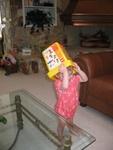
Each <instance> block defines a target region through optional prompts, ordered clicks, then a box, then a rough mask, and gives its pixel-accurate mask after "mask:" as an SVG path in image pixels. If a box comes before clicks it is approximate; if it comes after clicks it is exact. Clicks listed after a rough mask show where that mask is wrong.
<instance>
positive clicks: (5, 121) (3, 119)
mask: <svg viewBox="0 0 113 150" xmlns="http://www.w3.org/2000/svg"><path fill="white" fill-rule="evenodd" d="M0 122H2V123H4V124H6V123H7V119H6V118H5V117H3V116H0Z"/></svg>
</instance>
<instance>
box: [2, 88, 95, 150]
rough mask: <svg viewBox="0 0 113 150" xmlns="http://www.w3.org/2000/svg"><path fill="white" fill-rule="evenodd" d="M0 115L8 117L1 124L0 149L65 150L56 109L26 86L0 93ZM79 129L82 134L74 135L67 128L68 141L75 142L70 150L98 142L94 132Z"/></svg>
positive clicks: (77, 149) (65, 135)
mask: <svg viewBox="0 0 113 150" xmlns="http://www.w3.org/2000/svg"><path fill="white" fill-rule="evenodd" d="M0 115H3V116H4V117H5V118H6V119H7V124H6V125H4V124H2V123H0V150H9V148H11V147H13V148H12V150H25V149H27V150H37V149H39V150H61V149H62V150H64V148H65V146H62V147H61V145H60V140H59V138H58V136H57V115H56V114H55V112H54V110H53V109H52V108H50V107H49V106H47V105H46V104H44V103H43V102H42V101H41V100H39V99H38V98H36V97H34V96H33V95H32V94H30V93H29V92H28V91H26V90H25V89H21V90H17V91H13V92H10V93H6V94H4V95H1V96H0ZM64 119H65V118H64ZM75 126H76V125H75ZM76 128H77V129H78V130H80V135H79V136H75V135H73V134H71V133H70V132H69V131H68V129H67V128H65V131H64V137H66V138H67V139H66V140H69V141H70V140H71V142H72V144H71V148H70V149H71V150H82V149H85V148H86V147H87V146H89V145H90V144H91V143H93V142H94V141H95V138H94V137H93V136H92V135H90V134H89V133H87V132H86V131H84V130H83V129H80V128H79V127H77V126H76ZM70 137H71V139H70ZM71 142H70V143H71ZM64 144H66V143H65V142H64Z"/></svg>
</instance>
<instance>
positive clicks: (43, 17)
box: [25, 9, 54, 34]
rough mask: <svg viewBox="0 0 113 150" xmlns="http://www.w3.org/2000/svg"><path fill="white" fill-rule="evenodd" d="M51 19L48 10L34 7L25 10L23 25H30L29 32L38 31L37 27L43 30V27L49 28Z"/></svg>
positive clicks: (51, 23)
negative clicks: (27, 10)
mask: <svg viewBox="0 0 113 150" xmlns="http://www.w3.org/2000/svg"><path fill="white" fill-rule="evenodd" d="M53 19H54V18H53V17H52V16H51V13H50V12H45V11H41V10H39V9H34V10H31V11H29V12H27V15H26V23H25V27H26V26H27V25H32V26H31V29H30V30H31V34H32V33H33V32H39V29H41V30H42V31H44V28H45V27H47V28H48V30H50V27H51V26H52V25H53Z"/></svg>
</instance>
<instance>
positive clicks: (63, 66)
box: [59, 64, 67, 73]
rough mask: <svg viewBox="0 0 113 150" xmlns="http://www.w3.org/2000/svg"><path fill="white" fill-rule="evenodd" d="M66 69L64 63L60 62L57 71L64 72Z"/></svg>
mask: <svg viewBox="0 0 113 150" xmlns="http://www.w3.org/2000/svg"><path fill="white" fill-rule="evenodd" d="M66 71H67V68H66V66H65V65H64V64H61V65H60V66H59V72H60V73H65V72H66Z"/></svg>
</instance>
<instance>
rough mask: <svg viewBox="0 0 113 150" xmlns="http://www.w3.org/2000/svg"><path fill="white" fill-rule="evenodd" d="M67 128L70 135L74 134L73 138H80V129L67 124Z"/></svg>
mask: <svg viewBox="0 0 113 150" xmlns="http://www.w3.org/2000/svg"><path fill="white" fill-rule="evenodd" d="M68 128H69V131H70V133H72V134H74V135H75V136H80V128H78V127H77V126H76V125H74V124H68Z"/></svg>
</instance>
